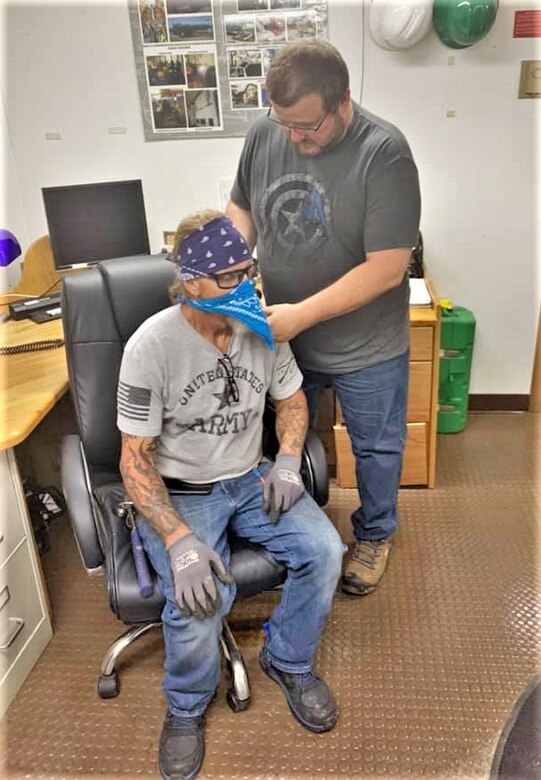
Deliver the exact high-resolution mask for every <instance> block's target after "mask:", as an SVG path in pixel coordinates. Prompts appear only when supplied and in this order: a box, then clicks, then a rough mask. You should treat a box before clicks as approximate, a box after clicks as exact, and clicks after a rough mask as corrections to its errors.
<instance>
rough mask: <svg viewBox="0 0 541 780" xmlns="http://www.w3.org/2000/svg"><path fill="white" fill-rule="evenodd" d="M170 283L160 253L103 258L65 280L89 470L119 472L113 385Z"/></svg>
mask: <svg viewBox="0 0 541 780" xmlns="http://www.w3.org/2000/svg"><path fill="white" fill-rule="evenodd" d="M173 279H174V266H173V264H172V263H171V262H170V261H168V260H166V259H165V257H164V256H163V255H138V256H135V257H123V258H118V259H114V260H106V261H104V262H101V263H98V265H97V266H96V267H95V268H92V269H90V270H88V271H84V272H81V273H77V274H73V275H70V276H66V277H65V279H64V283H63V289H62V316H63V319H64V333H65V342H66V351H67V356H68V371H69V379H70V387H71V392H72V397H73V403H74V407H75V414H76V417H77V423H78V426H79V432H80V435H81V439H82V442H83V445H84V449H85V453H86V457H87V460H88V462H89V465H90V467H91V468H92V469H97V470H99V471H111V472H116V471H117V470H118V462H119V458H120V434H119V433H118V430H117V427H116V387H117V383H118V374H119V371H120V363H121V360H122V352H123V349H124V345H125V344H126V341H127V340H128V339H129V337H130V336H131V335H132V333H134V331H135V330H137V328H138V327H139V325H141V323H142V322H144V320H146V319H147V318H148V317H150V316H151V315H152V314H155V313H156V312H157V311H160V310H161V309H164V308H165V307H166V306H168V305H169V297H168V287H169V285H170V284H171V282H172V281H173Z"/></svg>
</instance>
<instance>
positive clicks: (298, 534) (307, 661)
mask: <svg viewBox="0 0 541 780" xmlns="http://www.w3.org/2000/svg"><path fill="white" fill-rule="evenodd" d="M271 465H272V464H271V463H270V461H267V460H264V461H263V462H262V463H261V464H260V467H259V470H260V472H261V473H262V474H263V476H265V475H266V474H267V473H268V471H269V470H270V468H271ZM262 489H263V488H262V484H261V481H260V479H259V477H258V476H256V474H255V473H254V472H253V471H249V472H248V473H247V474H244V475H243V476H241V477H236V478H235V479H226V480H223V481H221V482H216V483H215V484H214V485H213V488H212V492H211V493H210V494H209V495H205V496H200V495H199V496H198V495H193V494H192V495H171V500H172V502H173V504H174V506H175V508H176V509H177V511H178V512H179V514H180V516H181V517H182V519H183V520H184V522H185V523H186V524H187V525H188V526H189V527H190V528H191V529H192V531H193V532H194V534H195V535H196V536H197V537H198V538H199V539H200V540H201V541H202V542H204V543H205V544H207V545H208V546H209V547H212V548H213V549H214V550H216V552H217V553H218V554H219V555H220V557H221V559H222V561H223V562H224V564H225V566H226V568H227V567H228V566H229V562H230V551H229V546H228V543H227V530H228V528H230V529H231V530H232V531H233V533H235V534H236V535H237V536H240V537H243V538H244V539H248V540H249V541H251V542H255V543H258V544H261V545H263V546H264V547H265V548H266V549H267V550H268V551H269V552H270V553H272V555H273V556H274V557H275V558H276V560H278V561H281V562H282V563H284V564H285V565H286V567H287V569H288V574H287V580H286V582H285V584H284V586H283V590H282V598H281V600H280V604H279V605H278V606H277V607H276V609H275V610H274V612H273V613H272V617H271V619H270V624H269V636H268V639H267V641H266V649H267V651H268V653H269V654H270V659H271V661H272V663H273V664H274V665H275V666H276V667H277V668H278V669H282V670H283V671H286V672H307V671H309V670H310V669H311V668H312V660H313V656H314V653H315V651H316V647H317V643H318V640H319V637H320V635H321V632H322V630H323V626H324V625H325V620H326V618H327V615H328V614H329V611H330V609H331V605H332V599H333V595H334V592H335V589H336V585H337V582H338V578H339V576H340V571H341V563H342V556H343V554H344V550H345V546H344V545H343V544H342V541H341V539H340V537H339V535H338V533H337V531H336V529H335V528H334V526H333V525H332V523H331V522H330V521H329V519H328V518H327V516H326V515H325V514H324V512H323V511H322V510H321V509H320V508H319V507H318V505H317V504H316V503H315V501H314V500H313V499H312V497H311V496H309V495H308V493H306V491H305V492H304V493H303V495H302V496H301V498H300V499H299V500H298V501H297V503H296V504H294V505H293V506H292V507H291V509H290V510H289V511H288V512H285V513H284V514H282V515H281V516H280V519H279V521H278V523H276V525H273V524H272V523H270V522H269V518H268V515H266V514H265V513H264V512H263V509H262ZM137 525H138V529H139V533H140V535H141V539H142V542H143V546H144V548H145V550H146V553H147V555H148V557H149V559H150V561H151V563H152V565H153V567H154V569H155V570H156V573H157V575H158V577H159V581H160V586H161V589H162V592H163V594H164V596H165V605H164V608H163V611H162V622H163V634H164V640H165V676H164V681H163V689H164V692H165V694H166V696H167V700H168V705H169V711H170V712H172V713H173V714H174V715H178V716H181V717H195V716H196V715H201V714H202V713H203V712H204V711H205V709H206V708H207V705H208V703H209V702H210V700H211V699H212V697H213V695H214V692H215V690H216V688H217V686H218V682H219V676H220V653H219V637H220V633H221V630H222V620H223V618H224V617H225V616H226V615H227V613H228V612H229V610H230V608H231V605H232V603H233V600H234V598H235V586H234V585H232V586H231V585H224V584H223V583H222V582H221V581H220V580H218V579H217V578H216V577H215V578H214V579H215V582H216V587H217V588H218V590H219V592H220V596H221V599H222V606H221V608H220V609H218V610H217V611H216V614H215V615H213V616H212V617H208V618H205V619H204V620H197V619H196V618H193V617H183V616H182V615H181V613H180V609H179V607H178V604H177V602H176V600H175V594H174V589H173V582H172V577H171V565H170V562H169V555H168V553H167V551H166V550H165V547H164V545H163V542H162V541H161V539H160V537H159V536H158V534H157V533H156V532H155V531H154V530H153V529H152V528H151V526H150V525H149V523H147V522H146V520H144V519H142V518H141V517H139V518H138V523H137Z"/></svg>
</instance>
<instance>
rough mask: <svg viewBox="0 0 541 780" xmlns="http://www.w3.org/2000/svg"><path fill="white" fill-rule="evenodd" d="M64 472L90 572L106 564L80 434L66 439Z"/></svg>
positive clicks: (71, 513) (70, 509) (71, 514)
mask: <svg viewBox="0 0 541 780" xmlns="http://www.w3.org/2000/svg"><path fill="white" fill-rule="evenodd" d="M60 472H61V478H62V492H63V493H64V497H65V499H66V504H67V507H68V514H69V518H70V521H71V527H72V530H73V534H74V536H75V541H76V542H77V547H78V548H79V554H80V556H81V558H82V560H83V564H84V566H85V568H86V569H87V571H89V572H90V571H92V570H95V569H98V568H100V567H101V566H102V565H103V563H104V557H103V552H102V549H101V546H100V543H99V539H98V534H97V529H96V519H95V514H94V507H93V500H92V494H91V490H90V485H89V479H88V468H87V465H86V460H85V456H84V452H83V445H82V442H81V438H80V437H79V436H78V435H77V434H74V433H70V434H68V435H67V436H64V438H63V439H62V447H61V461H60Z"/></svg>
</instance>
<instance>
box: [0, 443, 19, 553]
mask: <svg viewBox="0 0 541 780" xmlns="http://www.w3.org/2000/svg"><path fill="white" fill-rule="evenodd" d="M14 468H16V466H15V464H14ZM17 477H18V475H17V474H14V475H12V474H11V472H10V468H9V460H8V454H7V451H6V450H4V451H3V452H0V507H1V511H0V566H2V564H3V563H4V561H5V560H7V558H8V557H9V556H10V555H11V553H12V552H13V550H14V549H15V548H16V547H17V545H18V544H19V542H21V540H22V539H23V538H24V536H25V528H24V524H23V519H22V517H21V511H25V507H22V509H21V507H20V506H19V497H18V493H17V492H16V489H15V479H16V478H17Z"/></svg>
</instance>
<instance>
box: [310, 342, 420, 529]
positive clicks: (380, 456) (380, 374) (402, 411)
mask: <svg viewBox="0 0 541 780" xmlns="http://www.w3.org/2000/svg"><path fill="white" fill-rule="evenodd" d="M408 377H409V351H407V352H405V353H404V354H403V355H399V356H398V357H396V358H392V359H391V360H386V361H385V362H383V363H378V364H377V365H375V366H369V367H368V368H362V369H360V370H359V371H353V372H351V373H349V374H339V375H331V374H329V375H326V374H325V375H324V374H311V373H310V372H305V380H304V387H303V389H304V392H305V393H306V397H307V399H308V408H309V411H310V426H311V427H312V428H313V427H315V424H316V422H317V405H318V400H319V395H320V393H321V390H322V388H323V387H325V386H328V385H332V386H333V387H334V390H335V392H336V395H337V397H338V400H339V401H340V406H341V407H342V414H343V415H344V422H345V424H346V427H347V430H348V433H349V436H350V438H351V445H352V449H353V454H354V455H355V473H356V477H357V487H358V490H359V497H360V499H361V506H360V507H359V508H358V509H356V510H355V512H354V513H353V514H352V516H351V522H352V524H353V532H354V534H355V538H356V539H358V540H359V541H362V540H365V539H366V540H371V541H374V540H377V539H386V538H387V537H389V536H391V535H392V534H393V533H394V531H395V530H396V527H397V525H398V506H397V504H398V488H399V486H400V474H401V471H402V456H403V453H404V446H405V443H406V430H407V429H406V413H407V399H408Z"/></svg>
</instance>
